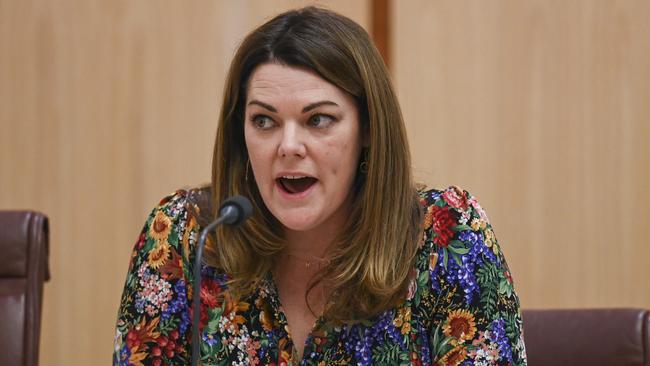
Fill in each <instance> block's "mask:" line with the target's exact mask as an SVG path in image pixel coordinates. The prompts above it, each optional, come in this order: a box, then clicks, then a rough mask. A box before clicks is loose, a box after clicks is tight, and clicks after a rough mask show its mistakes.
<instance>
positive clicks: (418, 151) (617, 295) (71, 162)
mask: <svg viewBox="0 0 650 366" xmlns="http://www.w3.org/2000/svg"><path fill="white" fill-rule="evenodd" d="M297 4H304V2H299V1H280V0H274V1H270V2H269V1H237V2H236V1H225V0H224V1H195V2H191V3H189V2H178V1H162V2H161V1H132V2H125V1H119V2H115V1H110V2H109V1H83V0H61V1H13V0H0V208H3V209H4V208H35V209H38V210H41V211H43V212H45V213H47V214H48V215H49V216H50V218H51V227H52V235H51V267H52V276H53V279H52V281H51V282H50V283H48V284H47V286H46V292H45V304H44V324H43V334H42V354H41V357H42V362H41V364H43V365H64V364H66V365H68V364H69V365H85V364H93V363H94V362H93V361H96V360H104V361H102V362H108V360H109V359H110V352H111V349H110V344H111V342H112V335H113V322H114V318H115V312H116V309H117V302H118V299H119V294H120V292H121V287H122V284H123V281H124V275H125V271H126V266H127V261H128V258H129V252H130V250H131V246H132V243H133V242H134V241H135V239H136V236H137V233H138V230H139V228H140V226H141V225H142V223H143V220H144V218H145V215H146V214H147V212H148V210H149V209H150V208H151V207H152V206H153V205H154V204H155V203H156V201H157V200H158V199H159V198H160V197H162V195H164V194H165V193H167V192H169V191H171V190H173V189H175V188H178V187H182V186H185V185H194V184H197V183H201V182H206V181H208V179H209V170H210V168H209V164H210V155H211V149H212V146H211V144H212V138H213V134H214V131H215V120H216V115H217V112H218V101H219V98H220V95H221V86H222V84H223V78H224V74H225V70H226V68H227V64H228V61H229V59H230V57H231V55H232V53H233V51H234V48H235V46H236V44H237V43H238V42H239V41H240V40H241V38H242V36H243V35H244V34H245V33H246V31H247V30H249V29H251V28H252V27H254V26H255V25H257V24H259V23H260V22H261V21H262V20H263V19H264V18H265V17H267V16H269V15H271V14H274V13H276V12H278V11H280V10H282V9H286V8H288V7H293V6H296V5H297ZM327 4H329V5H330V7H331V8H333V9H336V10H338V11H341V12H343V13H344V14H347V15H349V16H351V17H352V18H353V19H355V20H357V21H359V22H360V23H361V24H362V25H364V26H367V25H368V24H369V23H370V20H369V19H368V14H369V12H368V6H369V0H366V1H346V0H337V1H330V2H327ZM392 8H393V27H392V29H393V48H392V49H393V51H394V54H393V57H392V60H393V62H394V64H393V67H392V69H393V72H394V79H395V82H396V85H397V87H398V91H399V93H400V97H401V100H402V103H403V104H402V107H403V111H404V115H405V117H406V120H407V123H408V128H409V134H410V137H411V143H412V146H411V148H412V150H413V152H414V156H415V168H416V170H417V174H418V177H419V178H420V179H421V180H423V181H426V182H429V183H431V184H432V185H435V186H438V187H440V186H445V185H448V184H458V185H461V186H463V187H465V188H467V189H468V190H470V191H472V192H473V193H475V194H476V195H477V196H478V197H479V199H480V200H481V202H482V203H483V205H484V206H485V207H486V209H487V210H488V213H490V214H491V217H492V221H493V223H494V225H495V227H496V230H497V235H498V236H499V237H500V240H501V242H502V246H503V247H504V250H505V252H506V254H507V255H508V258H509V262H510V265H511V268H512V270H513V272H514V275H515V280H516V283H517V288H518V291H519V293H520V295H521V297H522V301H523V304H524V306H525V307H548V306H559V307H568V306H643V307H647V308H650V288H649V282H648V280H647V278H649V277H650V245H648V244H647V243H648V239H647V238H646V236H645V235H643V234H644V231H643V229H644V225H645V224H646V221H647V220H648V219H649V218H650V209H649V207H650V192H649V188H648V187H650V173H649V172H648V170H649V169H648V167H649V166H650V149H649V148H648V146H647V144H645V142H646V141H648V140H649V139H650V127H649V125H650V122H649V121H650V107H648V104H650V103H648V102H647V101H648V100H650V70H649V67H648V65H650V37H649V36H648V35H649V34H650V23H649V22H648V21H647V20H648V19H649V18H650V3H648V2H647V1H641V0H640V1H632V0H630V1H616V2H615V1H607V0H600V1H595V0H594V1H591V0H583V1H577V0H576V1H569V2H564V1H551V2H549V1H527V2H512V1H494V2H484V1H461V2H459V1H394V2H393V7H392Z"/></svg>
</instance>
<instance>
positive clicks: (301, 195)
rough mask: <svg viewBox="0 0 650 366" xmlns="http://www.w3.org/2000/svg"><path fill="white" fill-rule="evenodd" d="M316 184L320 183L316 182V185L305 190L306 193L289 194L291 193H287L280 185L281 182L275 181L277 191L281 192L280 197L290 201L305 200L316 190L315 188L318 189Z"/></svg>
mask: <svg viewBox="0 0 650 366" xmlns="http://www.w3.org/2000/svg"><path fill="white" fill-rule="evenodd" d="M316 184H318V181H316V182H314V184H312V185H311V186H310V187H309V188H307V189H305V190H304V191H302V192H300V193H289V192H287V191H285V190H284V188H282V185H281V184H280V182H278V181H277V180H276V181H275V189H277V190H278V192H280V195H281V196H282V197H283V198H285V199H288V200H300V199H303V198H305V197H307V196H308V195H309V194H310V193H311V191H313V190H314V188H315V187H316Z"/></svg>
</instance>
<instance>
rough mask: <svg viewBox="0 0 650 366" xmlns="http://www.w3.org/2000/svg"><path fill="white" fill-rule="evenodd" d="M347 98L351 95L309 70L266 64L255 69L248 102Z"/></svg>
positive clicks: (249, 88) (247, 97) (249, 86)
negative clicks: (257, 100)
mask: <svg viewBox="0 0 650 366" xmlns="http://www.w3.org/2000/svg"><path fill="white" fill-rule="evenodd" d="M286 97H291V98H294V99H295V98H298V99H312V98H329V99H345V98H346V97H347V94H346V93H345V92H344V91H342V90H341V89H339V88H338V87H337V86H335V85H334V84H331V83H330V82H328V81H326V80H325V79H323V78H321V77H320V76H319V75H318V74H316V73H315V72H314V71H312V70H309V69H307V68H300V67H294V66H286V65H281V64H279V63H266V64H262V65H260V66H258V67H257V68H255V70H254V71H253V73H252V74H251V77H250V79H249V82H248V88H247V92H246V99H247V100H251V99H259V98H264V99H267V100H268V99H274V100H276V99H282V98H286Z"/></svg>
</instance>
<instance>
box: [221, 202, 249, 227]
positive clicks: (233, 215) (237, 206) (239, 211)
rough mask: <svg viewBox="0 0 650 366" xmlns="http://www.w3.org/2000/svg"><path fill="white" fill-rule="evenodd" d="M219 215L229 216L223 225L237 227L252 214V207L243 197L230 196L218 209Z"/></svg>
mask: <svg viewBox="0 0 650 366" xmlns="http://www.w3.org/2000/svg"><path fill="white" fill-rule="evenodd" d="M219 213H220V214H221V215H222V216H229V217H228V219H226V221H225V223H227V224H230V225H235V226H237V225H241V224H242V223H243V222H244V221H246V219H248V218H249V217H250V216H251V215H252V214H253V205H252V204H251V201H250V200H249V199H248V198H246V197H244V196H239V195H237V196H232V197H229V198H227V199H226V200H225V201H223V203H222V204H221V207H219Z"/></svg>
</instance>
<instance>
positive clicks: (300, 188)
mask: <svg viewBox="0 0 650 366" xmlns="http://www.w3.org/2000/svg"><path fill="white" fill-rule="evenodd" d="M317 180H318V179H316V178H313V177H305V176H291V175H287V176H283V177H280V178H277V179H276V181H277V182H278V185H279V186H280V187H281V188H282V189H283V190H284V191H285V192H287V193H289V194H298V193H302V192H304V191H306V190H308V189H309V188H310V187H311V186H313V185H314V184H315V183H316V181H317Z"/></svg>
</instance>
